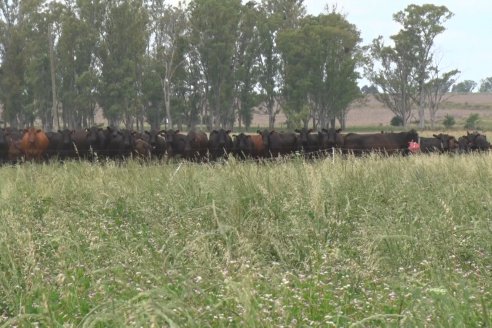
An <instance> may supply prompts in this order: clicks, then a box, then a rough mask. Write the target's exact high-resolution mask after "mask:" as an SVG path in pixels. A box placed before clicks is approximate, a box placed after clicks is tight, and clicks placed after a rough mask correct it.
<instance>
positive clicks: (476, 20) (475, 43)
mask: <svg viewBox="0 0 492 328" xmlns="http://www.w3.org/2000/svg"><path fill="white" fill-rule="evenodd" d="M304 3H305V4H306V7H307V11H308V14H311V15H318V14H320V13H323V12H325V8H326V4H327V3H328V4H329V5H330V7H331V6H332V5H335V4H336V6H337V9H338V12H341V13H344V14H346V17H347V20H348V21H349V22H350V23H352V24H354V25H356V26H357V29H358V30H359V31H360V32H361V36H362V38H363V41H362V43H363V44H364V45H365V44H369V43H371V42H372V40H373V39H375V38H376V37H378V36H379V35H382V36H383V37H385V38H386V39H388V37H389V36H390V35H393V34H396V33H397V32H398V30H399V28H400V27H399V25H398V24H396V23H395V22H394V21H393V14H394V13H396V12H398V11H400V10H403V9H405V8H406V7H407V6H408V5H410V4H416V5H422V4H425V3H432V4H435V5H444V6H446V7H447V8H448V9H449V10H450V11H451V12H452V13H453V14H454V16H453V17H451V19H449V20H448V21H447V22H446V23H445V24H444V26H445V28H446V31H444V32H443V33H442V34H441V35H439V36H438V37H437V38H436V40H435V48H434V50H435V54H436V58H437V59H438V60H439V67H440V68H441V71H443V72H444V71H450V70H452V69H455V68H456V69H458V70H460V71H461V74H460V75H459V77H458V81H463V80H473V81H475V82H477V83H478V85H480V81H481V80H482V79H485V78H487V77H491V76H492V17H491V15H492V0H447V1H431V0H430V1H418V0H414V1H405V0H370V1H361V0H336V1H328V2H326V1H322V0H305V1H304ZM363 84H364V83H363Z"/></svg>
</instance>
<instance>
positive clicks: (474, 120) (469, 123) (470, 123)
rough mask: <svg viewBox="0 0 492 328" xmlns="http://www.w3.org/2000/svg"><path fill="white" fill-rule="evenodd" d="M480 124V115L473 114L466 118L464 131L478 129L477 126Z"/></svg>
mask: <svg viewBox="0 0 492 328" xmlns="http://www.w3.org/2000/svg"><path fill="white" fill-rule="evenodd" d="M479 123H480V114H478V113H473V114H470V115H469V116H468V118H467V119H466V121H465V126H464V127H465V129H473V130H476V129H478V124H479Z"/></svg>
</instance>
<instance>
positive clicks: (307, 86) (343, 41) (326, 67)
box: [278, 12, 360, 127]
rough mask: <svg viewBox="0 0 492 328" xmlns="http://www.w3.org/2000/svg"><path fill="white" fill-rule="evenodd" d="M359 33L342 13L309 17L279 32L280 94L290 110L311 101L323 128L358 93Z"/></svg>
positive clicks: (345, 108) (297, 109)
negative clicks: (282, 72)
mask: <svg viewBox="0 0 492 328" xmlns="http://www.w3.org/2000/svg"><path fill="white" fill-rule="evenodd" d="M359 42H360V38H359V32H358V31H357V30H356V29H355V27H354V26H353V25H352V24H350V23H349V22H348V21H347V20H346V19H345V17H344V16H343V15H341V14H339V13H336V12H332V13H329V14H327V15H319V16H317V17H312V16H308V17H306V18H304V19H303V20H302V21H301V27H300V28H298V29H291V30H286V31H283V32H281V33H280V34H279V38H278V46H279V49H280V51H281V53H282V57H283V58H284V60H285V81H284V88H283V93H284V96H285V97H286V99H287V103H288V107H290V108H291V109H292V112H293V113H295V112H300V111H302V109H303V107H304V105H305V104H307V103H308V102H309V101H310V102H311V103H312V107H313V112H314V116H315V117H319V123H320V126H321V127H326V126H327V125H328V123H329V121H330V120H334V119H335V118H337V117H339V116H343V113H344V112H345V111H346V110H347V107H348V105H349V104H350V103H351V102H352V101H353V100H355V99H356V98H357V97H358V96H359V95H360V90H359V88H358V87H357V83H356V81H357V78H358V73H357V72H356V71H355V67H356V65H357V64H358V63H359V59H358V57H357V51H358V43H359Z"/></svg>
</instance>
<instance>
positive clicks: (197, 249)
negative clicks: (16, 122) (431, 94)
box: [0, 154, 492, 327]
mask: <svg viewBox="0 0 492 328" xmlns="http://www.w3.org/2000/svg"><path fill="white" fill-rule="evenodd" d="M491 163H492V158H491V155H490V154H482V155H467V156H458V157H456V156H453V157H449V156H424V157H421V156H410V157H390V158H382V157H379V156H367V157H364V158H350V157H349V158H342V157H339V156H336V157H335V158H334V159H333V160H332V159H330V160H324V161H315V162H304V161H303V160H300V159H296V160H292V161H290V162H286V161H281V160H279V161H276V162H271V163H264V164H262V165H258V164H257V163H237V162H235V161H234V160H231V161H229V163H228V165H203V166H197V165H187V164H186V163H182V164H180V165H175V164H170V165H166V164H163V163H153V164H146V165H141V164H140V163H137V162H128V163H125V164H123V165H121V164H115V163H112V162H108V163H104V165H94V164H90V163H80V162H66V163H64V164H53V165H35V164H29V163H26V164H24V165H21V166H18V167H13V168H12V167H2V168H1V169H0V181H2V182H3V183H2V191H3V194H2V197H1V198H0V212H1V216H2V225H0V252H1V254H2V256H1V257H0V267H1V268H2V270H0V308H1V310H2V315H1V316H0V325H3V326H7V327H10V326H19V327H25V326H27V327H28V326H34V325H39V326H46V327H53V326H62V325H64V326H80V327H91V326H101V327H102V326H104V327H142V326H143V327H148V326H157V327H160V326H183V327H188V326H191V327H202V326H213V327H225V326H235V327H236V326H237V327H239V326H249V327H253V326H289V325H297V324H299V323H307V325H309V326H312V327H327V326H337V327H339V326H344V327H347V326H350V325H354V326H401V325H403V326H405V327H418V326H436V327H438V326H453V327H479V326H487V325H490V324H491V323H492V322H491V318H490V315H489V310H488V309H490V308H491V306H492V295H491V294H490V290H492V273H491V271H490V265H491V264H492V263H491V254H490V230H489V225H490V220H489V218H490V206H489V205H488V204H490V203H491V200H492V199H491V196H490V194H489V193H486V192H483V191H484V190H487V188H489V183H490V180H491V179H492V169H491ZM470 167H473V170H471V169H470ZM450 186H451V187H452V190H453V192H450V189H449V188H450Z"/></svg>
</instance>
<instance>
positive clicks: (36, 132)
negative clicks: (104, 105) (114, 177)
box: [0, 127, 490, 163]
mask: <svg viewBox="0 0 492 328" xmlns="http://www.w3.org/2000/svg"><path fill="white" fill-rule="evenodd" d="M488 149H490V143H489V142H488V141H487V138H486V136H485V135H483V134H480V133H478V132H472V133H470V132H467V134H466V135H464V136H461V137H459V138H458V139H456V138H455V137H454V136H451V135H448V134H438V135H434V136H433V137H431V138H424V137H419V135H418V133H417V132H416V131H415V130H411V131H407V132H398V133H393V132H391V133H385V132H381V133H372V134H357V133H347V134H344V133H341V131H340V130H334V129H322V130H321V131H314V130H312V129H299V130H295V131H294V132H277V131H270V130H264V131H258V132H257V133H256V134H245V133H240V134H235V135H232V133H231V131H230V130H224V129H220V130H213V131H212V132H211V133H210V134H208V135H207V134H206V133H205V132H201V131H190V132H188V133H180V132H179V131H177V130H161V131H153V130H152V131H145V132H143V133H141V132H137V131H132V130H127V129H117V128H112V127H107V128H99V127H92V128H89V129H80V130H68V129H65V130H62V131H58V132H44V131H43V130H40V129H35V128H26V129H23V130H19V129H12V128H4V129H1V130H0V161H1V162H2V163H15V162H17V161H20V160H21V161H22V160H37V161H45V160H49V159H52V158H56V159H59V160H65V159H70V158H76V159H89V160H93V159H95V158H107V159H125V158H128V157H132V156H133V157H142V158H146V159H150V158H156V159H162V158H167V159H172V158H181V159H185V160H190V161H197V162H206V161H216V160H218V159H221V158H227V157H228V156H229V155H230V154H233V155H234V156H235V157H236V158H238V159H243V160H244V159H247V158H252V159H261V158H268V157H278V156H283V155H290V154H294V153H299V154H304V156H307V157H319V156H323V154H326V153H329V152H332V151H333V150H338V151H340V152H342V153H352V154H355V155H360V154H364V153H367V152H375V151H378V152H383V153H385V154H393V153H401V154H408V153H410V152H417V151H419V152H441V153H442V152H470V151H484V150H488Z"/></svg>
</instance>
